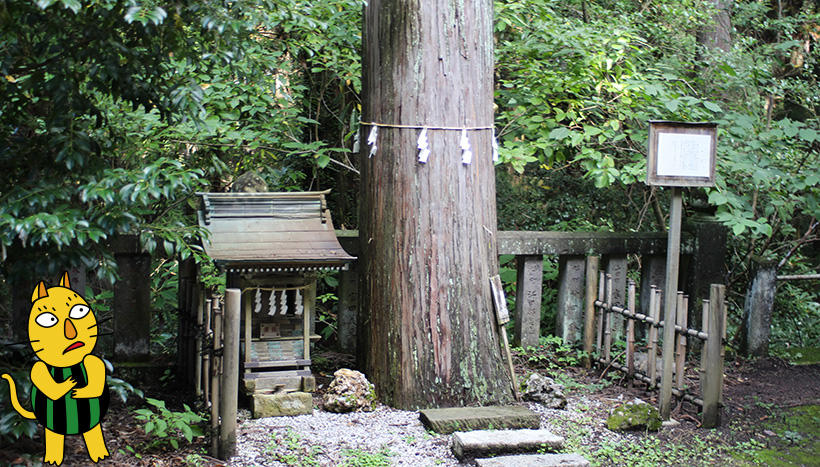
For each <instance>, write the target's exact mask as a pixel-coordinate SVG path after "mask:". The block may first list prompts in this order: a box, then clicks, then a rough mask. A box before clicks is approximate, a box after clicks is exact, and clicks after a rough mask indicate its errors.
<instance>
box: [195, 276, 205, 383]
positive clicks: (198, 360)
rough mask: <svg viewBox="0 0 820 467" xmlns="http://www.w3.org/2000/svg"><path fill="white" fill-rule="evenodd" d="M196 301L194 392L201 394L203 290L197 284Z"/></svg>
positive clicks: (203, 317)
mask: <svg viewBox="0 0 820 467" xmlns="http://www.w3.org/2000/svg"><path fill="white" fill-rule="evenodd" d="M196 297H197V303H196V334H195V336H196V339H195V344H194V346H195V347H194V393H195V394H196V397H200V396H202V331H203V328H202V324H203V322H204V319H205V300H204V298H205V292H203V291H202V286H201V285H198V286H197V293H196Z"/></svg>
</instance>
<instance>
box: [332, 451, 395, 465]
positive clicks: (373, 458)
mask: <svg viewBox="0 0 820 467" xmlns="http://www.w3.org/2000/svg"><path fill="white" fill-rule="evenodd" d="M342 455H343V456H344V460H343V461H342V463H341V464H339V465H340V466H342V467H388V466H390V465H392V464H391V462H390V457H391V456H393V453H392V452H390V450H389V449H388V448H387V447H386V446H383V447H382V449H381V450H380V451H379V452H377V453H370V452H366V451H362V450H359V449H347V450H345V451H344V452H343V454H342Z"/></svg>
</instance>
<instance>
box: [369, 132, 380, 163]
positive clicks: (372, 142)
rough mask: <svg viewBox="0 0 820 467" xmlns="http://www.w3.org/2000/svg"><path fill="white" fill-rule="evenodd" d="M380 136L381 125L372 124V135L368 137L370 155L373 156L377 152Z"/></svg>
mask: <svg viewBox="0 0 820 467" xmlns="http://www.w3.org/2000/svg"><path fill="white" fill-rule="evenodd" d="M378 137H379V127H377V126H375V125H374V126H372V127H371V128H370V135H369V136H368V137H367V144H368V145H369V146H370V156H368V157H373V155H374V154H376V140H377V139H378Z"/></svg>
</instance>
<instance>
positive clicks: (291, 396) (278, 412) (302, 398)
mask: <svg viewBox="0 0 820 467" xmlns="http://www.w3.org/2000/svg"><path fill="white" fill-rule="evenodd" d="M251 411H252V412H253V418H265V417H284V416H290V415H308V414H312V413H313V396H311V395H310V394H308V393H306V392H289V393H287V392H283V393H279V394H261V393H256V394H254V395H253V397H252V398H251Z"/></svg>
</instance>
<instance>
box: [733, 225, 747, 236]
mask: <svg viewBox="0 0 820 467" xmlns="http://www.w3.org/2000/svg"><path fill="white" fill-rule="evenodd" d="M744 230H746V226H745V225H743V224H740V223H737V224H735V225H733V226H732V233H734V234H735V235H740V234H742V233H743V231H744Z"/></svg>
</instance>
